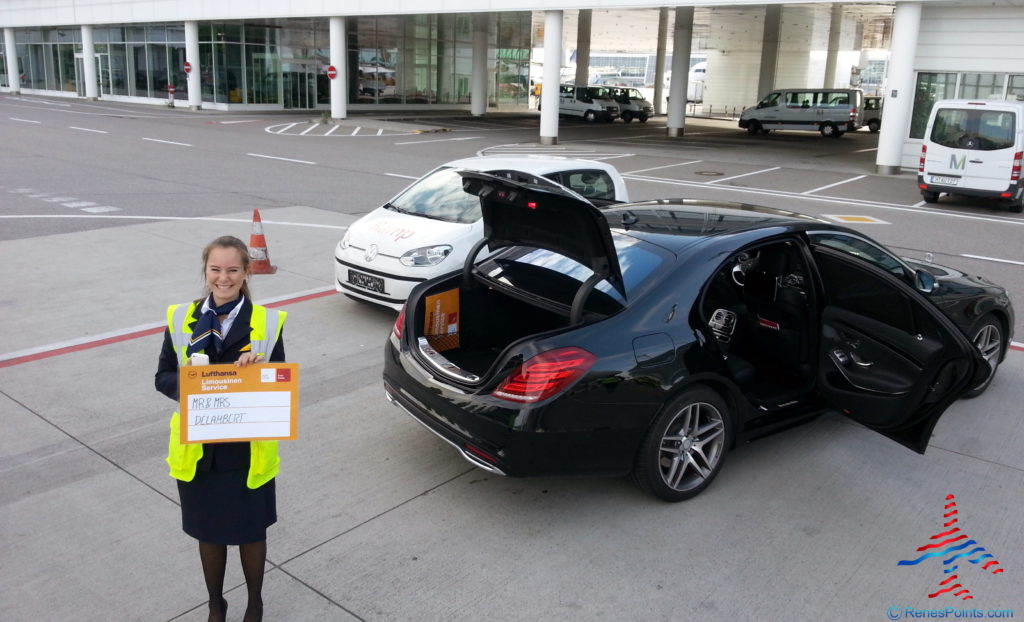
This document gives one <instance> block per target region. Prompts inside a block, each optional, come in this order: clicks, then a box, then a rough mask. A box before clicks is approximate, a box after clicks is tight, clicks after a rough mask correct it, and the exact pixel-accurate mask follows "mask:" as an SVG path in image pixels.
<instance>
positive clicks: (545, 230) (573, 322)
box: [383, 172, 1014, 501]
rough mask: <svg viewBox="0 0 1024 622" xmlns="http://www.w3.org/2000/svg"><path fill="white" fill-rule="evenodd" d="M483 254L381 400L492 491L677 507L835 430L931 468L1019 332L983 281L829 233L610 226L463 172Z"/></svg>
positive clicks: (428, 297)
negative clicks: (751, 453) (503, 487)
mask: <svg viewBox="0 0 1024 622" xmlns="http://www.w3.org/2000/svg"><path fill="white" fill-rule="evenodd" d="M461 175H462V176H463V177H464V178H465V183H466V188H467V191H469V192H471V193H473V194H475V195H478V196H479V197H480V202H481V208H482V214H483V227H484V231H485V232H486V236H487V237H486V239H487V244H488V246H489V247H490V248H491V249H492V250H495V249H497V252H496V253H494V254H492V255H490V256H488V257H484V258H477V257H474V253H470V254H469V255H468V256H467V257H466V262H465V265H464V267H463V269H462V270H460V271H458V272H455V273H452V274H449V275H447V276H443V277H440V278H437V279H433V280H431V281H428V282H425V283H421V284H420V285H418V286H416V287H415V288H414V289H413V291H412V292H411V294H410V295H409V299H408V301H407V303H406V306H405V307H404V309H403V310H402V312H401V313H400V314H399V317H398V319H397V320H396V322H395V325H394V329H393V331H392V334H391V335H390V337H389V339H388V341H387V343H386V345H385V353H384V354H385V361H384V372H383V381H384V388H385V392H386V395H387V397H388V399H389V400H390V401H391V402H392V403H393V404H395V405H397V406H399V407H400V408H402V409H403V410H405V411H406V412H407V413H408V414H410V415H412V416H413V417H414V418H415V419H416V420H418V421H419V422H420V423H422V424H423V425H424V426H426V427H427V428H429V429H430V430H431V431H433V432H434V433H436V434H437V435H439V436H440V437H441V438H443V439H444V440H446V441H448V442H449V443H450V444H452V445H453V446H454V447H455V448H456V449H457V450H458V451H459V452H460V453H461V454H462V455H463V456H464V457H465V458H466V459H468V460H469V461H470V462H471V463H473V464H475V465H476V466H478V467H480V468H482V469H485V470H487V471H490V472H492V473H497V474H503V475H509V476H535V475H551V474H568V473H602V474H626V473H632V475H633V477H634V479H635V480H636V482H637V483H638V484H639V485H640V486H641V487H642V488H644V489H645V490H648V491H650V492H651V493H653V494H654V495H656V496H658V497H660V498H662V499H665V500H668V501H680V500H683V499H687V498H690V497H693V496H694V495H696V494H698V493H700V492H701V491H702V490H704V489H705V488H706V487H707V486H708V484H709V483H710V482H711V481H712V480H713V479H714V478H715V476H716V475H717V474H718V473H719V471H720V470H721V468H722V464H723V462H724V460H725V458H726V454H727V450H728V449H729V448H731V447H732V446H734V445H736V444H737V443H741V442H744V441H747V440H750V439H753V438H756V437H759V436H763V435H765V434H768V433H771V432H775V431H778V430H781V429H784V428H786V427H789V426H792V425H794V424H797V423H800V422H803V421H806V420H808V419H810V418H812V417H815V416H818V415H820V414H822V413H824V412H826V411H830V410H831V411H837V412H839V413H842V414H843V415H845V416H847V417H849V418H851V419H854V420H856V421H859V422H861V423H862V424H863V425H865V426H866V427H868V428H870V429H872V430H875V431H878V432H879V433H881V434H883V435H885V436H888V437H890V438H892V439H894V440H896V441H897V442H899V443H902V444H903V445H905V446H907V447H909V448H910V449H912V450H914V451H917V452H920V453H924V451H925V448H926V447H927V445H928V441H929V438H930V436H931V433H932V429H933V428H934V426H935V424H936V422H937V421H938V419H939V417H940V416H941V415H942V413H943V411H945V410H946V408H947V407H948V406H949V405H950V404H951V403H952V402H953V401H954V400H956V399H957V398H959V397H962V396H969V395H977V394H979V393H981V392H982V391H984V390H985V388H986V387H988V386H989V383H991V381H992V378H993V376H994V375H995V373H996V369H997V366H998V364H999V362H1000V361H1001V360H1002V359H1003V357H1004V356H1005V355H1006V352H1007V348H1008V344H1009V343H1010V339H1011V333H1012V330H1013V328H1012V327H1013V326H1014V312H1013V308H1012V306H1011V303H1010V299H1009V297H1008V295H1007V293H1006V291H1005V290H1004V289H1003V288H1002V287H999V286H998V285H995V284H993V283H990V282H988V281H986V280H985V279H983V278H981V277H976V276H966V275H961V274H960V273H958V272H955V271H952V270H947V269H944V268H941V267H934V268H933V267H932V266H930V265H927V264H919V263H915V264H911V263H908V262H907V261H905V260H903V259H901V258H899V257H898V256H897V255H895V254H893V253H892V252H891V251H889V250H887V249H886V248H885V247H883V246H882V245H881V244H879V243H877V242H875V241H873V240H871V239H870V238H868V237H867V236H865V235H863V234H861V233H859V232H857V231H854V230H851V229H847V228H845V227H841V226H838V225H835V224H832V223H831V222H828V221H825V220H823V219H819V218H814V217H810V216H803V215H800V214H795V213H792V212H786V211H779V210H774V209H769V208H764V207H755V206H750V205H743V204H736V203H724V202H712V201H704V200H692V199H665V200H657V201H646V202H639V203H630V204H623V205H615V206H610V207H607V208H605V209H603V210H598V209H597V208H595V207H593V206H591V205H588V204H586V203H585V202H583V201H581V200H579V199H577V198H575V197H572V196H569V195H567V194H566V193H564V192H563V191H561V190H559V189H558V188H556V187H554V186H553V185H550V184H548V185H546V186H541V185H529V184H521V183H516V182H513V181H509V180H505V179H501V178H497V177H494V176H488V175H485V174H480V173H470V172H463V173H461Z"/></svg>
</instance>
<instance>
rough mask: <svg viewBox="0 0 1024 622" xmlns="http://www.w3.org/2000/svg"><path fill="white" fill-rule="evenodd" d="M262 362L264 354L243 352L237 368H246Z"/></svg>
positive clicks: (236, 362) (236, 363)
mask: <svg viewBox="0 0 1024 622" xmlns="http://www.w3.org/2000/svg"><path fill="white" fill-rule="evenodd" d="M262 362H263V355H262V354H256V353H255V352H243V353H242V355H241V356H239V357H238V360H237V361H235V367H245V366H246V365H252V364H253V363H262Z"/></svg>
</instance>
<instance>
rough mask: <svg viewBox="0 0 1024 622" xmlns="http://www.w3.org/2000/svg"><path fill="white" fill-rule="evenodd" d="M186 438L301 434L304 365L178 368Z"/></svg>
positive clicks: (241, 438) (221, 439)
mask: <svg viewBox="0 0 1024 622" xmlns="http://www.w3.org/2000/svg"><path fill="white" fill-rule="evenodd" d="M178 405H179V412H180V413H181V415H180V417H179V419H180V421H181V431H180V434H181V442H182V443H227V442H234V441H270V440H291V439H294V438H296V437H297V436H298V426H299V365H298V363H262V364H259V365H248V366H246V367H235V366H234V365H185V366H182V367H180V368H179V370H178Z"/></svg>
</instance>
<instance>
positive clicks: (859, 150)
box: [854, 147, 878, 153]
mask: <svg viewBox="0 0 1024 622" xmlns="http://www.w3.org/2000/svg"><path fill="white" fill-rule="evenodd" d="M867 151H878V147H872V148H871V149H856V150H854V153H865V152H867Z"/></svg>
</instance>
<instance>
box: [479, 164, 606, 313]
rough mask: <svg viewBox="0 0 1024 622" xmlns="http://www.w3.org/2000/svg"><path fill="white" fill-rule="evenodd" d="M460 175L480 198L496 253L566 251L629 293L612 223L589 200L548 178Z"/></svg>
mask: <svg viewBox="0 0 1024 622" xmlns="http://www.w3.org/2000/svg"><path fill="white" fill-rule="evenodd" d="M459 174H460V175H462V178H463V189H464V190H465V191H466V192H468V193H470V194H474V195H476V196H478V197H480V207H481V210H482V212H483V223H484V238H485V239H486V240H487V246H488V247H489V248H490V250H491V251H492V252H493V251H495V250H497V249H499V248H504V247H506V246H532V247H536V248H543V249H547V250H550V251H553V252H556V253H559V254H562V255H564V256H566V257H569V258H570V259H573V260H574V261H577V262H579V263H580V264H582V265H584V266H587V267H588V268H590V269H591V270H592V271H593V272H594V274H595V275H597V276H599V277H600V278H602V279H604V280H606V281H608V283H609V284H611V286H612V287H614V288H615V289H616V290H617V291H618V292H619V293H620V294H621V295H622V297H623V298H625V297H626V287H625V284H624V283H623V280H622V270H621V267H620V266H619V259H618V255H617V254H616V252H615V245H614V244H613V243H612V235H611V231H610V230H609V228H608V221H607V220H606V219H605V217H604V215H603V214H602V213H601V212H600V210H598V209H597V208H596V207H594V206H593V205H592V204H590V203H589V202H587V200H586V199H584V198H583V197H581V196H579V195H577V194H575V193H573V192H571V191H569V190H567V189H566V188H565V187H564V186H560V185H558V184H556V183H554V182H550V181H547V180H542V183H543V184H544V185H534V184H527V183H523V182H517V181H512V180H510V179H504V178H501V177H495V176H494V175H488V174H487V173H479V172H475V171H460V172H459Z"/></svg>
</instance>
